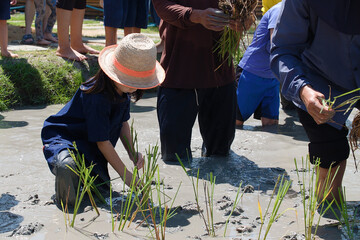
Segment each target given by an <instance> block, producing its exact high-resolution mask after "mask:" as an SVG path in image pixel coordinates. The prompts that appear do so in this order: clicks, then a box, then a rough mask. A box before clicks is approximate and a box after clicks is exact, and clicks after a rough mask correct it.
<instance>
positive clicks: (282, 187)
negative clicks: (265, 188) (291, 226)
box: [258, 175, 295, 240]
mask: <svg viewBox="0 0 360 240" xmlns="http://www.w3.org/2000/svg"><path fill="white" fill-rule="evenodd" d="M278 185H279V187H277V186H278ZM290 186H291V181H288V180H284V175H283V176H282V177H280V176H278V179H277V181H276V184H275V187H274V190H273V193H272V194H271V197H270V201H269V203H268V205H267V208H266V210H265V213H264V215H263V214H262V209H261V205H260V201H258V208H259V213H260V220H261V226H260V230H259V236H258V239H259V240H260V239H261V232H262V228H263V226H264V224H265V218H266V216H267V215H268V213H269V209H270V205H271V202H272V200H273V199H274V196H275V192H276V190H277V194H276V198H275V202H274V205H273V207H272V210H271V212H270V217H269V219H268V224H267V227H266V230H265V234H264V236H263V238H262V239H264V240H265V239H266V237H267V235H268V234H269V231H270V228H271V226H272V224H273V223H274V222H275V221H276V220H277V219H278V218H279V217H281V216H282V215H283V214H284V213H285V212H286V211H288V210H291V208H288V209H285V210H284V211H283V212H281V213H280V214H278V212H279V208H280V206H281V203H282V201H283V200H284V197H285V195H286V193H287V192H288V190H289V188H290ZM293 210H295V209H293Z"/></svg>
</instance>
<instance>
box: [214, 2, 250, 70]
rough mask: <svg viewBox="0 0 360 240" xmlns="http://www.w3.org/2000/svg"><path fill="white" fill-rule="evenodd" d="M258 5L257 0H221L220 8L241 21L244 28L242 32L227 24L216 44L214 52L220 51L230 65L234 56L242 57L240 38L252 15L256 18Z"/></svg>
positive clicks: (232, 17)
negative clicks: (255, 12)
mask: <svg viewBox="0 0 360 240" xmlns="http://www.w3.org/2000/svg"><path fill="white" fill-rule="evenodd" d="M256 5H257V0H219V4H218V6H219V8H220V9H221V10H222V11H223V12H224V13H225V14H228V15H229V17H230V19H233V20H236V21H237V22H239V23H240V24H241V26H242V28H243V31H242V32H237V31H235V30H232V29H231V28H230V27H228V26H226V27H225V29H224V31H223V34H222V36H221V38H220V40H219V42H218V43H217V45H216V46H215V49H214V52H218V54H219V55H220V57H221V59H223V60H224V61H226V60H228V64H229V65H231V62H232V60H233V59H234V58H239V59H240V48H239V45H240V40H241V38H242V36H243V33H244V32H245V31H246V26H245V24H246V21H247V20H248V18H249V17H250V16H252V17H253V18H254V13H253V12H254V9H255V7H256ZM239 59H237V60H239ZM221 65H222V64H221ZM221 65H220V66H221Z"/></svg>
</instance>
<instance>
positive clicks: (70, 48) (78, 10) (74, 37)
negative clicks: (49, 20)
mask: <svg viewBox="0 0 360 240" xmlns="http://www.w3.org/2000/svg"><path fill="white" fill-rule="evenodd" d="M85 8H86V0H57V2H56V19H57V31H58V42H59V46H58V49H57V50H56V55H57V56H59V57H63V58H66V59H69V60H74V61H83V60H86V59H87V57H86V56H85V55H86V54H88V53H90V54H99V51H97V50H95V49H93V48H91V47H89V46H86V45H85V44H84V43H83V40H82V25H83V20H84V15H85ZM69 29H70V35H69ZM69 38H70V40H69Z"/></svg>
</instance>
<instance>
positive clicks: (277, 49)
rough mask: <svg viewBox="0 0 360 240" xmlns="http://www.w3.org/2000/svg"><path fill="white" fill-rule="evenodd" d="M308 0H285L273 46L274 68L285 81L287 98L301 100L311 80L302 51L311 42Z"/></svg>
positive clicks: (283, 86)
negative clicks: (301, 91) (301, 90)
mask: <svg viewBox="0 0 360 240" xmlns="http://www.w3.org/2000/svg"><path fill="white" fill-rule="evenodd" d="M308 10H309V9H308V6H307V5H306V4H305V1H302V0H283V6H282V9H281V12H280V16H279V18H278V23H277V25H276V28H275V30H274V33H273V38H272V46H271V55H270V60H271V63H270V64H271V70H272V71H273V73H274V74H275V76H276V77H277V78H278V79H279V81H280V82H281V83H282V89H281V92H282V94H283V95H284V97H285V98H287V99H288V100H292V101H294V102H295V103H297V104H299V105H300V104H301V103H302V101H301V99H300V95H299V93H300V89H301V88H302V87H303V86H305V85H307V84H310V83H309V81H308V79H307V77H306V75H305V74H306V72H307V71H308V69H307V67H306V66H305V65H304V63H303V61H302V59H301V55H302V53H303V51H304V49H305V48H306V47H307V46H308V44H309V40H310V39H309V38H310V21H309V11H308Z"/></svg>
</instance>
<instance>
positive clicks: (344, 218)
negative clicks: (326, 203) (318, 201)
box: [330, 187, 356, 240]
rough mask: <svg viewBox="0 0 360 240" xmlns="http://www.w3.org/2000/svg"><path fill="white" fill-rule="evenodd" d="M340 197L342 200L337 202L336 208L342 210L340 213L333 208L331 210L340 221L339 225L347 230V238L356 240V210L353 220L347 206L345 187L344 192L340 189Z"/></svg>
mask: <svg viewBox="0 0 360 240" xmlns="http://www.w3.org/2000/svg"><path fill="white" fill-rule="evenodd" d="M339 196H340V200H339V202H338V201H336V200H335V205H336V207H337V208H338V209H339V210H340V214H339V212H337V211H335V210H334V209H333V208H332V207H331V208H330V209H331V211H332V212H333V214H334V216H335V217H336V219H337V220H338V221H339V224H340V225H341V226H342V227H343V229H345V234H346V238H347V239H349V240H352V239H355V235H354V230H355V223H356V219H355V216H356V210H354V213H353V216H352V219H351V216H350V215H349V211H350V209H349V208H348V206H347V204H346V191H345V187H343V190H341V189H339Z"/></svg>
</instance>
